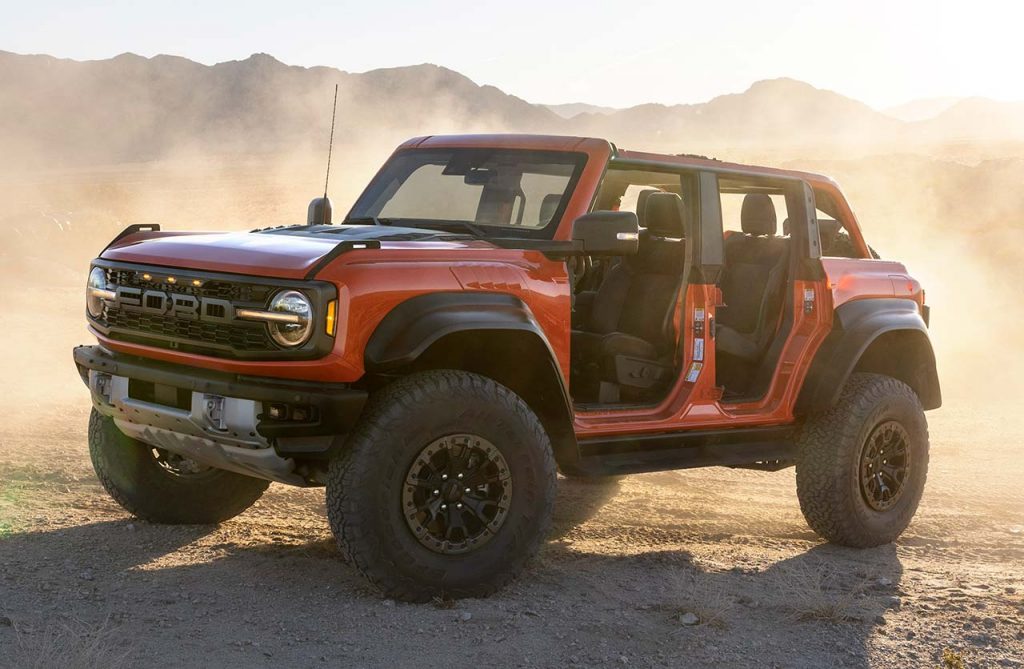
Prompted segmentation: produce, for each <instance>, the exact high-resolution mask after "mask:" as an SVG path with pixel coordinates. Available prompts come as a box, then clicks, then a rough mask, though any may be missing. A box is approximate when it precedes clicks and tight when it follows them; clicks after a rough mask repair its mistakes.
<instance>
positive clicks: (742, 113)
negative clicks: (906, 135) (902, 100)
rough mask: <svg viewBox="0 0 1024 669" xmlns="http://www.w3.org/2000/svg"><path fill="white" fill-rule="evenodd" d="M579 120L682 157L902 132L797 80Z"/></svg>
mask: <svg viewBox="0 0 1024 669" xmlns="http://www.w3.org/2000/svg"><path fill="white" fill-rule="evenodd" d="M577 121H578V122H579V125H582V126H583V129H584V131H586V132H590V131H592V132H594V133H595V134H604V135H608V136H614V137H617V138H619V140H620V141H621V142H627V141H628V143H629V146H638V147H653V146H658V145H662V144H664V143H665V142H667V141H671V142H673V144H674V145H675V146H678V147H680V149H681V150H682V149H683V148H685V150H687V151H693V150H696V151H705V150H710V149H712V148H714V147H730V148H735V147H750V146H769V147H771V146H794V145H803V144H817V143H821V142H829V143H863V142H864V141H865V140H868V141H881V140H888V139H890V138H892V137H893V136H894V135H896V134H897V133H898V132H899V131H901V130H902V129H903V128H904V124H903V123H902V122H901V121H898V120H896V119H893V118H890V117H888V116H886V115H884V114H881V113H879V112H877V111H875V110H873V109H871V108H870V107H868V106H867V105H865V104H863V103H861V102H857V101H856V100H853V99H851V98H847V97H844V96H842V95H839V94H838V93H833V92H832V91H826V90H822V89H818V88H815V87H814V86H811V85H810V84H807V83H804V82H802V81H796V80H794V79H773V80H768V81H759V82H756V83H755V84H753V85H752V86H751V87H750V88H749V89H747V90H746V91H744V92H742V93H735V94H730V95H721V96H718V97H716V98H713V99H712V100H710V101H708V102H705V103H702V104H691V105H673V106H666V105H659V104H647V105H640V106H637V107H631V108H629V109H623V110H621V111H618V112H615V113H612V114H608V115H605V116H586V117H581V118H579V119H577Z"/></svg>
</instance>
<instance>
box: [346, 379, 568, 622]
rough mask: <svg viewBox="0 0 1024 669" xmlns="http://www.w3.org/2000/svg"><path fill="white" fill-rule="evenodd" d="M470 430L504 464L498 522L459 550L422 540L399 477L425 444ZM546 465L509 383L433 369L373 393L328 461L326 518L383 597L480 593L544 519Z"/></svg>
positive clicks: (548, 500) (518, 559) (532, 540)
mask: <svg viewBox="0 0 1024 669" xmlns="http://www.w3.org/2000/svg"><path fill="white" fill-rule="evenodd" d="M467 433H469V434H475V435H479V436H480V437H482V438H483V439H486V440H487V441H489V442H490V443H491V444H493V445H494V446H495V447H496V448H497V449H498V450H499V451H500V452H501V455H502V456H503V457H504V459H505V461H506V462H507V463H508V468H509V470H510V471H511V480H512V495H511V501H510V502H509V506H508V511H507V515H506V516H505V519H504V522H503V524H502V525H501V526H500V527H499V528H498V529H497V531H496V532H495V533H494V535H493V538H490V539H489V541H487V542H486V543H485V544H483V545H481V546H479V547H475V548H473V549H472V550H470V551H469V552H466V553H461V554H455V555H452V554H442V553H439V552H435V551H433V550H431V549H430V548H428V547H427V546H425V545H423V543H421V542H420V540H419V539H417V537H416V536H415V535H414V534H413V531H412V529H410V527H409V525H408V524H407V522H406V519H405V517H404V516H403V509H402V501H401V500H402V491H403V487H404V486H405V482H406V474H407V472H408V471H409V469H410V467H412V465H413V463H414V461H415V460H416V459H417V457H418V456H419V454H420V452H421V450H422V449H423V448H424V447H425V446H426V445H427V444H429V443H431V442H433V441H435V440H437V439H440V438H442V437H445V436H447V435H456V434H467ZM555 491H556V465H555V459H554V455H553V453H552V450H551V443H550V441H549V439H548V435H547V434H546V433H545V431H544V428H543V427H542V426H541V423H540V421H539V420H538V418H537V416H536V415H535V414H534V413H533V411H531V410H530V408H529V407H528V406H527V404H526V402H524V401H523V399H522V398H520V397H519V396H518V395H516V394H515V393H513V392H512V391H511V390H509V389H508V388H506V387H505V386H502V385H501V384H499V383H497V382H495V381H494V380H492V379H489V378H487V377H484V376H480V375H477V374H471V373H468V372H462V371H450V370H438V371H428V372H420V373H415V374H411V375H409V376H406V377H404V378H402V379H399V380H397V381H395V382H393V383H391V384H390V385H388V386H386V387H384V388H382V389H381V390H380V391H378V392H377V393H376V394H374V395H373V396H372V397H371V398H370V401H369V403H368V405H367V407H366V409H365V410H364V413H363V416H362V417H361V418H360V421H359V423H358V425H357V426H356V428H355V429H354V431H353V432H352V434H351V436H350V437H349V438H348V439H347V441H346V443H345V446H344V448H343V450H342V451H341V452H340V453H339V454H337V455H336V456H335V457H334V458H333V459H332V461H331V464H330V470H329V474H328V479H327V516H328V518H329V520H330V523H331V529H332V530H333V532H334V535H335V537H336V538H337V541H338V546H339V547H340V549H341V550H342V552H343V553H344V554H345V555H346V556H347V557H348V559H349V561H350V562H351V563H352V564H353V565H355V567H356V568H357V569H358V570H359V571H360V572H361V573H362V574H363V575H364V576H365V577H366V578H367V579H368V580H369V581H370V582H372V583H373V584H374V585H376V586H377V587H378V588H379V589H380V590H381V591H382V592H383V593H384V594H385V595H386V596H388V597H392V598H395V599H400V600H403V601H415V602H422V601H430V600H431V599H433V598H437V597H446V598H447V597H450V598H460V597H483V596H486V595H489V594H491V593H493V592H495V591H497V590H499V589H500V588H502V587H503V586H505V585H506V584H507V583H509V582H510V581H511V580H513V579H514V578H515V577H516V576H517V575H518V573H519V572H520V571H521V569H522V568H523V566H524V565H525V563H526V562H527V561H528V560H529V558H531V557H532V556H533V555H534V554H535V553H536V552H537V551H538V549H539V548H540V546H541V543H542V542H543V540H544V537H545V535H546V534H547V532H548V529H549V528H550V525H551V515H552V509H553V507H554V500H555Z"/></svg>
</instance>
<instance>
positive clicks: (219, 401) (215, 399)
mask: <svg viewBox="0 0 1024 669" xmlns="http://www.w3.org/2000/svg"><path fill="white" fill-rule="evenodd" d="M203 413H204V417H205V418H206V422H207V423H209V424H210V427H212V428H214V429H215V430H220V431H221V432H224V431H226V430H227V429H228V426H227V423H226V422H225V421H224V398H223V397H221V396H220V395H204V396H203Z"/></svg>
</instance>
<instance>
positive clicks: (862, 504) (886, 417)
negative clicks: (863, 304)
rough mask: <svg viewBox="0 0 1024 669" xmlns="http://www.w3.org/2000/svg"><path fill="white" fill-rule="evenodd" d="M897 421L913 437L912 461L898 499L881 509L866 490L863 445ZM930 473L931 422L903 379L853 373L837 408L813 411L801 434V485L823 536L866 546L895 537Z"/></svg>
mask: <svg viewBox="0 0 1024 669" xmlns="http://www.w3.org/2000/svg"><path fill="white" fill-rule="evenodd" d="M889 421H896V422H897V423H899V425H900V426H902V428H903V429H904V430H905V432H906V434H907V436H908V437H909V451H910V467H909V471H908V473H907V476H906V479H905V482H904V483H903V485H904V486H905V489H904V490H903V492H902V494H901V495H900V497H899V498H897V499H896V501H895V502H894V505H893V506H892V507H891V508H888V509H886V510H884V511H878V510H876V509H874V508H872V507H871V505H870V504H869V503H868V502H867V501H866V499H865V494H864V493H862V490H861V469H860V468H861V452H862V450H861V449H862V448H863V447H864V445H865V443H866V441H867V439H868V438H869V436H870V435H871V434H872V433H873V431H874V430H875V429H876V428H877V427H878V426H880V425H882V424H883V423H887V422H889ZM927 475H928V423H927V420H926V419H925V416H924V410H923V409H922V408H921V402H920V400H919V399H918V397H917V395H916V394H915V393H914V391H913V390H911V388H910V387H909V386H907V385H906V384H905V383H903V382H902V381H898V380H896V379H894V378H891V377H888V376H883V375H880V374H862V373H857V374H853V375H851V376H850V379H849V380H848V381H847V384H846V386H845V387H844V388H843V391H842V393H841V395H840V397H839V401H838V402H837V403H836V405H835V406H834V407H832V408H831V409H829V410H828V411H825V412H823V413H820V414H817V415H815V416H812V417H810V418H809V419H808V420H807V421H806V423H804V425H803V426H802V428H801V429H800V432H799V434H798V436H797V462H796V488H797V496H798V497H799V499H800V509H801V511H803V514H804V517H805V518H806V519H807V523H808V525H810V526H811V529H813V530H814V531H815V532H817V533H818V534H819V535H821V536H822V537H824V538H825V539H827V540H829V541H831V542H833V543H837V544H841V545H844V546H853V547H858V548H864V547H869V546H879V545H882V544H887V543H890V542H892V541H894V540H895V539H896V538H897V537H898V536H899V535H900V534H901V533H902V532H903V530H905V529H906V528H907V526H908V525H909V524H910V520H911V519H912V518H913V516H914V513H915V512H916V511H917V506H918V503H919V502H920V501H921V494H922V493H923V491H924V484H925V479H926V478H927Z"/></svg>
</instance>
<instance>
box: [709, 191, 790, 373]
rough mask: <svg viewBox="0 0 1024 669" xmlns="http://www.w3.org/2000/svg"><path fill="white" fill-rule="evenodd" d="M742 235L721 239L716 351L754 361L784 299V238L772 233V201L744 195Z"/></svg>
mask: <svg viewBox="0 0 1024 669" xmlns="http://www.w3.org/2000/svg"><path fill="white" fill-rule="evenodd" d="M740 224H741V227H742V229H743V233H742V234H737V233H733V234H731V235H729V236H728V237H727V238H726V240H725V269H724V271H723V273H722V280H721V282H720V283H719V286H720V287H721V289H722V296H723V299H724V301H725V305H726V306H725V307H720V308H719V310H718V312H717V314H718V324H717V326H716V330H715V331H716V334H715V351H716V352H717V353H719V354H721V353H725V354H728V355H731V356H735V357H736V358H739V359H741V360H743V361H746V362H756V361H758V360H759V359H760V358H761V357H762V356H763V355H764V352H765V350H766V349H767V348H768V345H769V344H770V343H771V341H772V338H773V337H774V336H775V332H776V329H777V328H778V323H779V318H780V317H781V315H782V305H783V304H784V302H785V288H786V275H787V273H788V269H789V249H790V244H789V240H788V239H785V238H781V237H776V236H775V232H776V229H777V226H778V223H777V219H776V215H775V205H774V204H773V203H772V199H771V197H769V196H768V195H766V194H764V193H750V194H748V195H747V196H746V197H745V198H743V209H742V210H741V212H740Z"/></svg>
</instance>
